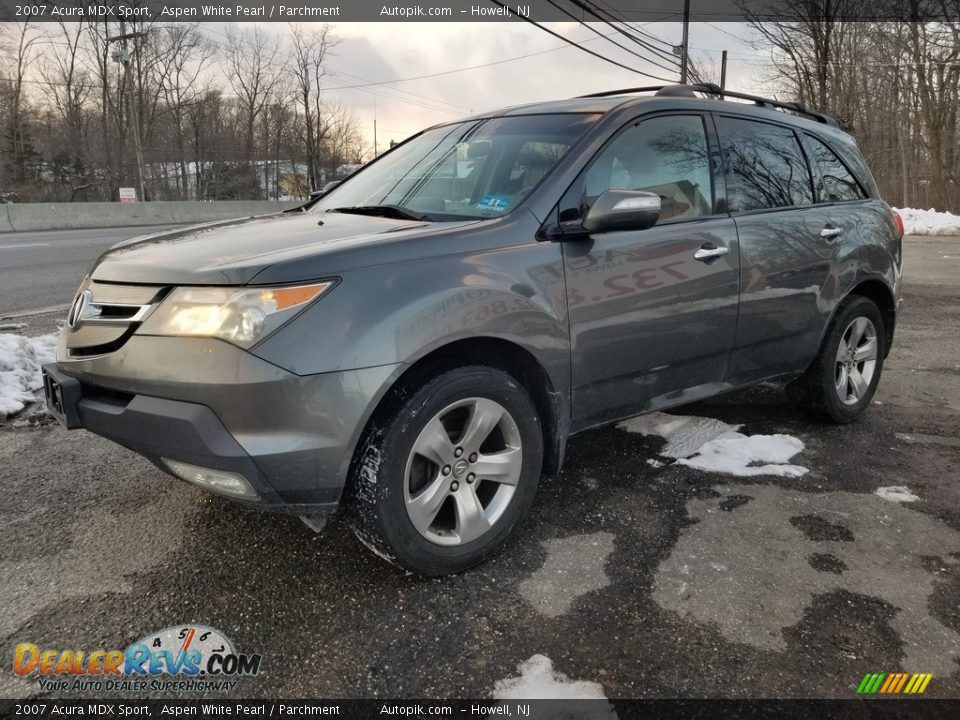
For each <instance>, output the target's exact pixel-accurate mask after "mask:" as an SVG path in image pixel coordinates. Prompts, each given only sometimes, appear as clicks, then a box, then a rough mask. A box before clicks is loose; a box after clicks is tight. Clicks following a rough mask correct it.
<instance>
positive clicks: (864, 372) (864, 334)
mask: <svg viewBox="0 0 960 720" xmlns="http://www.w3.org/2000/svg"><path fill="white" fill-rule="evenodd" d="M877 348H878V343H877V329H876V327H874V324H873V322H871V321H870V319H869V318H865V317H863V316H860V317H857V318H854V320H853V321H852V322H851V323H850V324H849V325H848V326H847V329H846V330H844V332H843V335H842V336H841V337H840V345H839V347H837V359H836V360H837V361H836V366H835V370H834V387H835V388H836V391H837V396H838V397H839V398H840V401H841V402H842V403H843V404H844V405H856V404H857V403H858V402H860V400H862V399H863V398H864V397H866V395H867V392H868V391H869V389H870V383H871V382H872V381H873V374H874V372H875V371H876V368H877V352H878V350H877Z"/></svg>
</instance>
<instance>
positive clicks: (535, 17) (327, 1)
mask: <svg viewBox="0 0 960 720" xmlns="http://www.w3.org/2000/svg"><path fill="white" fill-rule="evenodd" d="M820 5H822V14H823V19H825V20H835V21H840V20H845V21H878V20H911V19H916V20H949V19H953V20H956V19H960V0H916V1H914V0H874V1H873V2H869V3H864V2H858V1H855V0H835V1H834V2H830V3H827V2H821V3H820ZM689 12H690V14H689V19H690V20H691V21H692V22H737V21H741V22H742V21H744V20H746V19H758V20H771V21H772V20H779V21H789V20H790V19H791V18H792V17H793V16H794V15H795V14H801V13H804V14H806V13H808V12H809V8H807V7H806V6H805V4H804V3H797V2H795V1H794V0H690V8H689ZM683 15H684V3H683V2H682V0H615V2H612V3H605V4H597V3H594V2H587V1H585V0H429V1H428V0H281V1H279V2H277V1H275V0H209V1H204V0H0V22H10V21H20V22H27V21H29V22H40V23H43V22H76V21H81V20H83V21H93V20H114V21H118V20H125V21H129V22H158V21H189V22H257V23H262V22H329V23H336V22H531V21H532V22H574V21H577V22H581V21H582V22H605V21H607V20H609V19H610V18H611V17H613V18H615V19H616V21H617V22H620V21H623V22H643V23H647V22H678V21H680V20H682V19H683Z"/></svg>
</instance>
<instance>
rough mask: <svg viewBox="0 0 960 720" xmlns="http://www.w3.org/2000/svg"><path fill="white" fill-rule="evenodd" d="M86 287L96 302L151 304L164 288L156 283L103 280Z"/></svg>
mask: <svg viewBox="0 0 960 720" xmlns="http://www.w3.org/2000/svg"><path fill="white" fill-rule="evenodd" d="M86 289H88V290H90V291H91V292H92V293H93V301H94V302H96V303H108V304H109V303H118V304H121V305H149V304H150V303H151V302H152V301H153V299H154V298H156V297H157V294H158V293H160V291H161V290H163V288H162V287H157V286H156V285H117V284H114V283H102V282H91V283H90V284H89V285H88V286H87V288H86ZM82 291H83V288H81V292H82Z"/></svg>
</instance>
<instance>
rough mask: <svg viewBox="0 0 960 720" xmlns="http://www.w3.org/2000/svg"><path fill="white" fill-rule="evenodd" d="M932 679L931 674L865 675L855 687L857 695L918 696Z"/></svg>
mask: <svg viewBox="0 0 960 720" xmlns="http://www.w3.org/2000/svg"><path fill="white" fill-rule="evenodd" d="M932 679H933V675H932V674H931V673H905V672H897V673H889V674H887V673H867V674H866V675H864V676H863V680H861V681H860V684H859V685H858V686H857V694H858V695H873V694H876V693H879V694H881V695H898V694H900V693H903V694H905V695H919V694H922V693H923V692H924V691H925V690H926V689H927V685H929V684H930V681H931V680H932Z"/></svg>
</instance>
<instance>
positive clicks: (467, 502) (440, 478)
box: [403, 397, 523, 546]
mask: <svg viewBox="0 0 960 720" xmlns="http://www.w3.org/2000/svg"><path fill="white" fill-rule="evenodd" d="M522 467H523V448H522V444H521V440H520V430H519V429H518V427H517V423H516V421H515V420H514V419H513V417H512V416H511V415H510V413H509V412H508V411H507V409H506V408H504V407H503V406H502V405H500V404H499V403H497V402H495V401H493V400H489V399H487V398H478V397H473V398H466V399H463V400H458V401H457V402H455V403H452V404H450V405H448V406H447V407H445V408H444V409H443V410H441V411H440V412H439V413H437V414H436V415H434V416H433V418H431V419H430V421H429V422H428V423H427V424H426V426H425V427H424V428H423V430H422V431H421V432H420V435H419V436H418V437H417V439H416V441H415V442H414V444H413V450H412V451H411V453H410V457H409V458H408V459H407V465H406V470H405V473H404V485H403V487H404V503H405V505H406V508H407V515H408V517H409V518H410V522H411V523H412V524H413V526H414V527H415V528H416V530H417V532H419V533H420V534H421V535H422V536H423V537H425V538H426V539H427V540H429V541H431V542H433V543H436V544H438V545H448V546H456V545H464V544H466V543H469V542H472V541H473V540H476V539H478V538H479V537H481V536H483V535H484V534H485V533H487V532H488V531H489V530H490V528H491V527H493V525H494V524H495V523H496V522H497V520H499V519H500V518H501V517H502V516H503V513H504V511H505V510H506V509H507V507H508V506H509V504H510V502H511V500H512V499H513V496H514V493H515V491H516V489H517V483H518V482H519V481H520V473H521V470H522Z"/></svg>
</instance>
